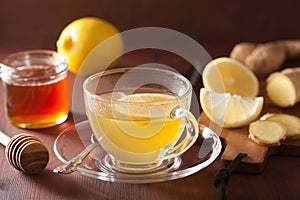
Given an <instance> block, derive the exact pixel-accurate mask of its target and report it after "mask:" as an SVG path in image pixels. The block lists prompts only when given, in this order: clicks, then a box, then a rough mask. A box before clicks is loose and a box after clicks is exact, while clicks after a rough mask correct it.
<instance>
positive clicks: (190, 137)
mask: <svg viewBox="0 0 300 200" xmlns="http://www.w3.org/2000/svg"><path fill="white" fill-rule="evenodd" d="M83 88H84V102H85V110H86V113H87V116H88V120H89V123H90V125H91V128H92V130H93V135H94V136H95V138H96V140H97V141H98V142H99V143H100V145H101V147H102V148H103V149H104V150H105V152H106V153H107V156H106V157H105V159H104V160H103V161H102V167H103V168H105V169H108V170H113V171H121V172H129V173H143V172H152V171H154V170H157V169H161V168H164V167H165V166H166V165H170V163H174V162H176V158H178V156H179V155H181V154H183V153H184V152H185V151H187V150H188V149H189V148H190V147H191V146H192V145H193V144H194V142H195V141H196V139H197V137H198V134H199V130H198V123H197V120H196V119H195V117H194V116H193V114H192V113H191V112H190V111H189V109H190V105H191V98H192V85H191V83H190V82H189V81H188V80H187V79H186V78H185V77H184V76H182V75H180V74H178V73H176V72H173V71H168V70H164V69H157V68H146V67H135V68H119V69H113V70H107V71H104V72H100V73H96V74H94V75H91V76H90V77H88V78H87V79H85V81H84V83H83Z"/></svg>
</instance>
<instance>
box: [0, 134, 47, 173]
mask: <svg viewBox="0 0 300 200" xmlns="http://www.w3.org/2000/svg"><path fill="white" fill-rule="evenodd" d="M0 143H1V144H3V145H4V146H5V156H6V159H7V160H8V161H9V163H10V164H11V165H12V166H13V167H14V168H16V169H17V170H20V171H22V172H24V173H26V174H36V173H39V172H41V171H42V170H43V169H45V167H46V166H47V164H48V161H49V152H48V150H47V148H46V147H45V146H44V145H43V144H42V143H41V142H40V140H38V139H37V138H35V137H34V136H32V135H29V134H25V133H21V134H17V135H15V136H13V137H12V138H10V137H9V136H7V135H6V134H4V133H3V132H1V131H0Z"/></svg>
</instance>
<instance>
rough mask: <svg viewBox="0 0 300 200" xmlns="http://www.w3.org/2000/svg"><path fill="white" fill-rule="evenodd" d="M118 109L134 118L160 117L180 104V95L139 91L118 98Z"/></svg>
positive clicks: (167, 114) (166, 114)
mask: <svg viewBox="0 0 300 200" xmlns="http://www.w3.org/2000/svg"><path fill="white" fill-rule="evenodd" d="M118 102H120V103H118V104H116V110H117V111H118V112H119V113H122V114H124V115H127V116H130V118H132V119H141V120H142V119H145V118H159V117H166V116H169V114H170V112H171V110H172V109H173V108H175V107H176V106H177V105H178V97H177V96H175V95H171V94H159V93H137V94H130V95H125V96H123V97H121V98H119V99H118Z"/></svg>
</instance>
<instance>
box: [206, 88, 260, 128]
mask: <svg viewBox="0 0 300 200" xmlns="http://www.w3.org/2000/svg"><path fill="white" fill-rule="evenodd" d="M200 103H201V106H202V109H203V112H204V113H205V114H206V115H207V117H208V118H209V119H210V120H211V121H213V122H215V123H216V124H218V125H220V126H223V127H225V128H236V127H241V126H244V125H248V124H249V123H250V122H252V121H253V120H255V119H256V118H257V117H258V116H259V114H260V113H261V111H262V108H263V97H242V96H239V95H231V94H229V93H216V92H212V91H208V90H206V89H205V88H201V90H200Z"/></svg>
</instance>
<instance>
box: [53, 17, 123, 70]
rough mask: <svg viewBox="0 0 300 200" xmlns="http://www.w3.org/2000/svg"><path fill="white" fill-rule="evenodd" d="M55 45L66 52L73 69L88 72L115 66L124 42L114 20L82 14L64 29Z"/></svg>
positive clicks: (64, 53) (61, 51)
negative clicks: (112, 22) (81, 16)
mask: <svg viewBox="0 0 300 200" xmlns="http://www.w3.org/2000/svg"><path fill="white" fill-rule="evenodd" d="M56 47H57V51H58V52H59V53H62V54H63V55H65V57H66V59H67V61H68V65H69V70H70V71H71V72H73V73H75V74H82V75H89V74H92V73H95V72H98V71H102V70H104V69H106V68H111V67H114V66H115V64H116V60H117V59H118V57H119V56H120V55H121V53H122V49H123V43H122V38H121V36H120V34H119V31H118V29H117V28H116V27H115V26H114V25H112V24H111V23H109V22H107V21H105V20H102V19H99V18H96V17H83V18H80V19H77V20H75V21H73V22H71V23H70V24H69V25H67V26H66V27H65V28H64V29H63V30H62V32H61V34H60V36H59V38H58V40H57V42H56Z"/></svg>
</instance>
